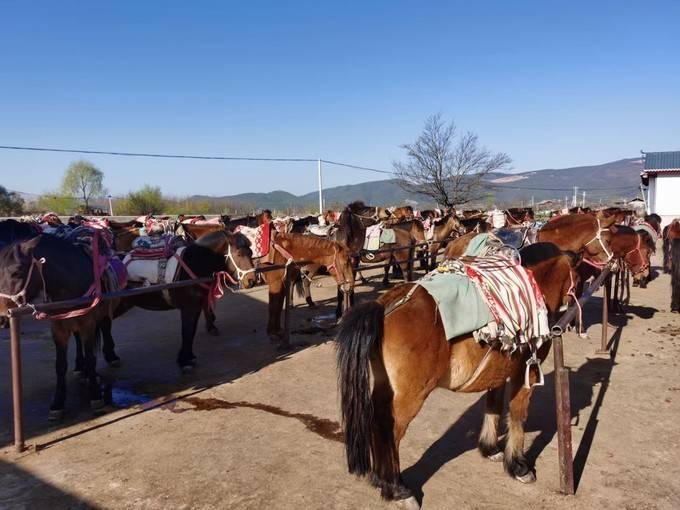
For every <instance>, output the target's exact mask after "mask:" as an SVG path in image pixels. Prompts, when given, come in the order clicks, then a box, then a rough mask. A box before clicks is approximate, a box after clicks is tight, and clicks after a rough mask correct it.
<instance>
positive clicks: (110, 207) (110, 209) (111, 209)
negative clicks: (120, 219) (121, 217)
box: [108, 195, 113, 216]
mask: <svg viewBox="0 0 680 510" xmlns="http://www.w3.org/2000/svg"><path fill="white" fill-rule="evenodd" d="M108 198H109V216H113V202H112V201H111V195H109V196H108Z"/></svg>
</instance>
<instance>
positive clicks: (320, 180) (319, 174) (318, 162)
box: [316, 158, 323, 214]
mask: <svg viewBox="0 0 680 510" xmlns="http://www.w3.org/2000/svg"><path fill="white" fill-rule="evenodd" d="M316 173H317V175H318V177H319V214H323V179H322V178H321V158H319V159H317V160H316Z"/></svg>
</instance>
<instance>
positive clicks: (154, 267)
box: [123, 246, 186, 285]
mask: <svg viewBox="0 0 680 510" xmlns="http://www.w3.org/2000/svg"><path fill="white" fill-rule="evenodd" d="M185 249H186V246H181V247H180V248H178V249H177V251H176V252H174V254H172V255H170V257H168V258H166V257H162V258H155V259H151V258H134V256H133V252H130V253H128V254H127V255H126V256H125V258H124V259H123V264H125V266H126V267H127V276H128V280H129V281H131V282H141V283H143V284H145V285H151V284H156V283H171V282H174V281H175V279H176V278H177V275H178V273H179V267H180V266H179V258H181V257H182V253H183V252H184V250H185Z"/></svg>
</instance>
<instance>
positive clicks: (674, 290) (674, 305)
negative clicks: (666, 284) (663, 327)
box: [671, 239, 680, 313]
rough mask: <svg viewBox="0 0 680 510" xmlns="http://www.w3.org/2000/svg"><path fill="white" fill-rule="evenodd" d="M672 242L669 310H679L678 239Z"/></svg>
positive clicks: (679, 244) (679, 262) (679, 273)
mask: <svg viewBox="0 0 680 510" xmlns="http://www.w3.org/2000/svg"><path fill="white" fill-rule="evenodd" d="M671 243H672V252H671V255H672V257H673V258H672V261H671V312H676V313H678V312H680V240H679V239H675V240H673V241H671Z"/></svg>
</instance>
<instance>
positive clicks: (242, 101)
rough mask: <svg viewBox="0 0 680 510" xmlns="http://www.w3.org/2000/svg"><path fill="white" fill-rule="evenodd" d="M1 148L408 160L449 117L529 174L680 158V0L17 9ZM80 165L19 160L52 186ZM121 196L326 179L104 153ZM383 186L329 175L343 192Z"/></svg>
mask: <svg viewBox="0 0 680 510" xmlns="http://www.w3.org/2000/svg"><path fill="white" fill-rule="evenodd" d="M0 13H1V14H0V56H1V59H0V145H33V146H48V147H72V148H89V149H100V150H124V151H131V152H137V151H145V152H146V151H150V152H171V153H189V154H196V153H199V154H221V155H234V156H271V157H275V156H284V157H285V156H290V157H312V158H316V157H319V156H320V157H322V158H326V159H330V160H338V161H346V162H350V163H355V164H360V165H366V166H372V167H378V168H387V169H389V168H390V165H391V162H392V161H393V160H394V159H396V158H399V157H400V155H401V151H400V149H399V147H398V146H399V144H401V143H404V142H408V141H411V140H413V139H414V138H415V136H416V135H417V133H418V131H419V129H420V127H421V125H422V122H423V119H424V118H425V117H426V116H428V115H430V114H432V113H435V112H442V113H443V114H444V115H445V116H446V117H447V118H452V119H455V121H456V122H457V124H458V125H459V126H460V127H461V128H463V129H465V130H472V131H474V132H476V133H477V134H478V135H479V136H480V139H481V141H482V143H483V144H484V145H486V146H488V147H489V148H490V149H492V150H497V151H505V152H508V153H509V154H510V155H511V157H512V158H513V160H514V168H515V170H533V169H538V168H545V167H553V168H559V167H566V166H575V165H581V164H594V163H599V162H605V161H610V160H613V159H619V158H624V157H634V156H636V155H638V154H639V152H638V151H639V150H640V149H641V148H642V149H646V150H671V149H680V93H679V91H680V66H679V65H678V59H679V58H680V57H679V55H680V30H678V23H679V21H680V2H630V3H629V2H622V1H616V2H592V1H588V2H576V1H571V2H551V1H540V2H507V1H503V2H468V1H466V2H452V1H446V2H419V1H414V2H403V1H394V0H392V1H386V2H365V1H361V2H346V1H343V2H335V3H331V2H319V1H310V2H280V1H277V2H265V1H260V2H200V1H196V2H186V1H181V2H168V1H163V2H160V1H159V2H140V1H130V2H124V1H116V2H106V3H104V2H66V1H60V2H52V1H45V2H25V1H9V2H7V1H0ZM73 159H76V156H70V155H55V154H45V153H19V152H11V151H0V184H3V185H5V186H7V187H9V188H10V189H14V190H19V191H26V192H42V191H45V190H49V189H54V188H56V187H57V186H58V184H59V181H60V179H61V176H62V174H63V171H64V169H65V167H66V166H67V165H68V163H69V162H70V161H72V160H73ZM88 159H90V160H91V161H93V162H94V163H95V164H97V165H98V166H100V167H101V168H102V170H104V172H105V174H106V185H107V186H108V188H109V190H110V191H111V192H112V193H113V194H121V193H125V192H127V191H129V190H130V189H134V188H137V187H139V186H141V185H142V184H144V183H151V184H158V185H161V187H162V188H163V191H164V192H165V193H168V194H174V195H185V194H192V193H204V194H211V195H226V194H233V193H239V192H244V191H271V190H274V189H284V190H287V191H291V192H294V193H297V194H301V193H304V192H308V191H312V190H313V189H314V188H315V186H316V181H315V180H316V168H315V164H313V163H303V164H294V165H279V164H273V163H232V162H201V161H187V160H148V159H141V158H116V157H111V156H96V157H95V156H93V157H89V158H88ZM380 178H383V176H381V175H379V174H372V173H366V172H361V171H353V170H348V169H340V168H327V169H326V172H325V183H326V184H327V185H329V186H334V185H339V184H349V183H354V182H361V181H366V180H375V179H380Z"/></svg>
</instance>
